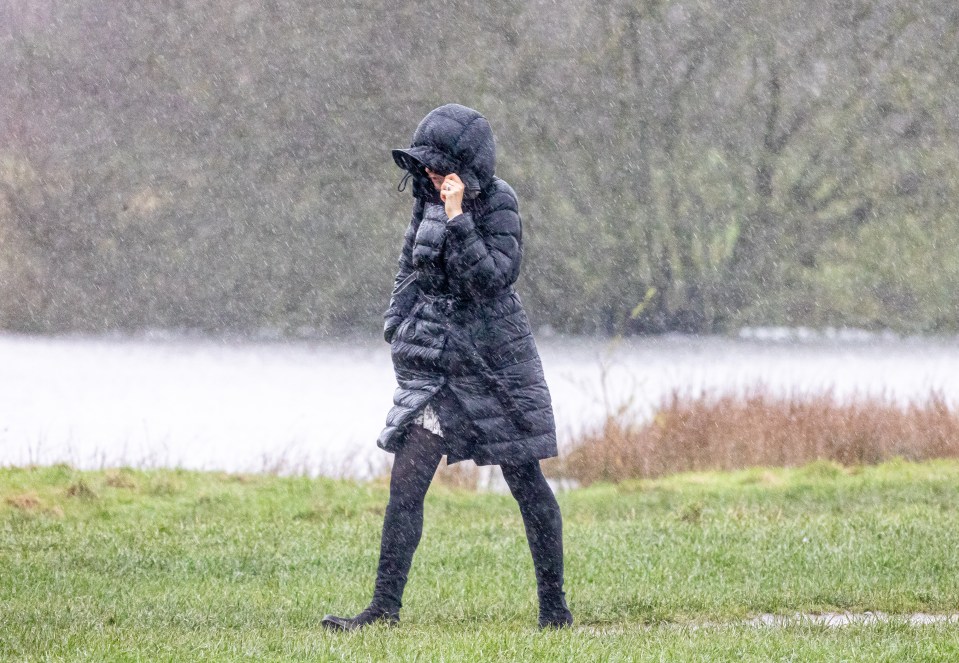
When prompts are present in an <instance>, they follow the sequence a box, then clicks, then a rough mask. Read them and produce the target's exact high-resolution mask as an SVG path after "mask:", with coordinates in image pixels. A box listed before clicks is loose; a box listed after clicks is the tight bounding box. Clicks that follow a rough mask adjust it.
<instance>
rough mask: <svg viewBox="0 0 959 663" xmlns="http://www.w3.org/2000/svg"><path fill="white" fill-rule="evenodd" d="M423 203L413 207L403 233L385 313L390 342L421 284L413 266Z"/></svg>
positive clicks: (385, 324)
mask: <svg viewBox="0 0 959 663" xmlns="http://www.w3.org/2000/svg"><path fill="white" fill-rule="evenodd" d="M421 212H422V205H421V204H420V203H419V202H417V203H416V204H415V205H414V207H413V217H412V218H411V219H410V224H409V225H408V226H407V227H406V233H405V234H404V235H403V249H402V250H401V251H400V258H399V270H398V271H397V272H396V278H394V279H393V291H392V293H391V294H390V305H389V306H388V307H387V309H386V313H384V314H383V318H384V324H383V338H384V339H386V342H387V343H389V342H391V341H392V340H393V333H394V332H395V331H396V328H397V327H399V326H400V323H401V322H403V319H404V318H406V316H407V315H409V312H410V309H411V308H412V307H413V303H414V302H415V301H416V295H417V292H418V291H419V286H418V285H417V284H416V281H415V279H416V276H415V270H414V268H413V244H414V241H415V240H416V231H417V229H418V228H419V222H420V218H421V216H422V214H421Z"/></svg>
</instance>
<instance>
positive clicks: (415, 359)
mask: <svg viewBox="0 0 959 663" xmlns="http://www.w3.org/2000/svg"><path fill="white" fill-rule="evenodd" d="M393 158H394V160H395V161H396V163H397V165H399V166H400V167H401V168H403V169H404V170H407V171H408V173H410V177H412V179H413V195H414V203H413V217H412V219H411V220H410V225H409V227H408V228H407V230H406V235H405V238H404V242H403V251H402V253H401V255H400V259H399V273H398V274H397V275H396V281H395V283H394V287H393V294H392V296H391V298H390V306H389V309H388V310H387V311H386V314H385V318H386V324H385V328H384V335H385V337H386V340H387V341H389V342H390V343H391V348H392V357H393V366H394V369H395V372H396V380H397V383H398V388H397V389H396V392H395V394H394V396H393V403H394V405H393V408H392V409H391V410H390V412H389V414H388V415H387V422H386V428H385V429H384V430H383V432H382V433H381V434H380V437H379V439H378V440H377V444H378V445H379V446H380V447H382V448H383V449H386V450H387V451H396V450H397V449H398V448H399V446H400V445H402V443H403V433H404V431H405V429H406V426H407V425H408V424H409V423H410V422H411V421H412V420H413V418H414V417H415V416H416V415H417V414H418V413H419V412H420V410H421V409H422V408H423V407H425V406H426V404H427V402H429V401H430V399H431V398H433V397H434V396H437V394H439V395H440V396H442V401H443V402H442V407H440V408H437V412H438V415H439V417H440V425H441V426H442V428H443V433H444V436H446V437H452V438H455V442H456V445H455V446H454V447H453V450H449V451H448V453H447V462H448V463H454V462H457V461H460V460H464V459H466V458H471V459H473V460H474V461H475V462H476V463H477V464H479V465H489V464H510V463H523V462H528V461H532V460H537V459H541V458H548V457H550V456H555V455H556V453H557V450H556V425H555V422H554V420H553V409H552V405H551V402H550V395H549V389H548V388H547V386H546V381H545V379H544V377H543V367H542V364H541V363H540V358H539V353H538V351H537V349H536V344H535V342H534V341H533V336H532V333H531V332H530V325H529V320H528V319H527V317H526V312H525V311H524V310H523V305H522V303H521V302H520V298H519V295H517V294H516V292H515V291H514V289H513V283H514V282H515V281H516V278H517V277H518V275H519V267H520V261H521V259H522V256H523V244H522V228H521V225H520V217H519V212H518V207H517V202H516V194H515V193H514V192H513V189H512V188H510V186H509V185H508V184H507V183H506V182H504V181H503V180H501V179H499V178H497V177H495V176H494V175H493V171H494V168H495V164H496V151H495V148H494V142H493V132H492V130H491V129H490V126H489V123H488V122H487V121H486V118H484V117H483V116H482V115H480V114H479V113H478V112H476V111H474V110H472V109H470V108H466V107H465V106H460V105H458V104H448V105H446V106H441V107H440V108H437V109H435V110H433V111H432V112H430V114H429V115H427V116H426V117H425V118H424V119H423V121H422V122H420V124H419V126H418V127H417V128H416V132H415V133H414V135H413V144H412V146H411V147H410V148H408V149H403V150H394V151H393ZM424 165H426V166H429V167H430V169H432V170H433V171H435V172H439V173H443V174H448V173H457V174H458V175H459V176H460V178H461V179H462V180H463V183H464V184H465V186H466V192H465V195H464V203H463V214H461V215H460V216H457V217H455V218H454V219H452V220H449V219H447V217H446V212H445V208H444V205H443V203H442V202H441V201H440V198H439V195H438V192H437V191H436V190H435V189H434V187H433V185H432V183H431V182H430V181H429V179H428V178H427V177H426V174H425V172H424V170H423V166H424ZM444 387H445V388H444ZM441 390H442V391H441Z"/></svg>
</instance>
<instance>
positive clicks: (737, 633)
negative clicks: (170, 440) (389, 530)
mask: <svg viewBox="0 0 959 663" xmlns="http://www.w3.org/2000/svg"><path fill="white" fill-rule="evenodd" d="M386 497H387V488H386V486H385V484H384V483H382V482H370V483H354V482H349V481H340V480H332V479H325V478H321V479H310V478H307V477H277V476H270V475H246V474H228V473H200V472H189V471H183V470H180V471H176V470H150V471H134V470H105V471H97V472H87V471H78V470H75V469H72V468H70V467H66V466H55V467H45V468H34V469H16V468H6V469H0V568H3V569H4V573H3V574H0V606H2V608H0V611H2V614H3V625H2V627H0V634H2V637H0V658H3V659H10V660H35V659H47V658H50V659H70V660H118V659H138V658H142V659H150V660H171V661H172V660H189V659H195V658H197V657H198V656H199V657H202V658H204V659H205V660H243V659H247V660H262V659H283V660H307V659H309V660H386V659H389V660H412V659H414V658H416V657H419V658H420V659H422V658H430V657H433V656H435V655H436V654H437V653H439V652H442V654H443V657H444V660H447V661H460V660H462V661H466V660H497V659H500V660H507V659H508V660H518V659H522V660H544V661H545V660H549V661H555V660H629V659H630V657H633V658H637V659H642V658H646V657H651V658H655V659H659V658H666V659H676V660H722V659H729V658H737V659H741V660H770V659H776V658H782V657H785V656H787V655H789V656H792V657H793V658H796V659H797V660H835V659H836V658H843V659H845V660H877V659H883V658H894V659H897V660H902V659H912V660H920V659H940V660H941V659H943V658H945V659H950V658H955V657H956V656H957V655H959V632H957V629H956V627H955V624H954V623H949V622H945V623H932V624H928V625H917V624H913V623H911V622H910V621H909V618H908V616H909V615H914V614H917V613H923V614H926V613H928V614H940V615H941V614H951V613H954V612H955V611H956V610H957V608H959V513H957V512H956V510H955V508H954V506H955V504H956V503H959V463H957V462H954V461H936V462H928V463H921V464H911V463H905V462H901V461H897V462H892V463H885V464H882V465H878V466H872V467H863V468H842V467H839V466H837V465H832V464H828V463H814V464H812V465H809V466H805V467H802V468H798V469H788V470H783V469H753V470H746V471H740V472H732V473H696V474H684V475H676V476H671V477H666V478H663V479H658V480H649V481H627V482H624V483H622V484H618V485H616V486H613V485H609V484H597V485H594V486H591V487H589V488H584V489H577V490H572V491H567V492H562V493H560V494H559V500H560V503H561V506H562V508H563V514H564V519H565V532H564V535H565V541H566V549H567V576H568V581H567V591H568V595H569V600H570V605H571V607H572V609H573V611H574V614H575V616H576V619H577V628H575V629H574V630H572V631H570V632H561V633H545V634H544V633H539V632H538V631H537V630H536V628H535V617H536V605H535V591H534V578H533V570H532V563H531V561H530V559H529V551H528V549H527V547H526V542H525V539H524V534H523V527H522V521H521V519H520V516H519V513H518V510H517V508H516V505H515V502H513V500H512V498H510V497H509V496H507V495H498V494H490V493H480V494H477V493H472V492H467V491H459V490H453V489H450V488H448V487H445V486H436V487H435V488H434V489H432V490H431V492H430V494H429V496H428V498H427V506H426V509H427V513H426V526H425V530H424V536H423V542H422V544H421V547H420V550H419V551H418V552H417V556H416V558H415V560H414V565H413V570H412V573H411V578H410V583H409V586H408V588H407V595H406V603H405V606H404V609H403V615H402V619H403V622H402V625H401V627H400V628H399V629H394V630H390V631H385V630H375V631H370V632H366V633H360V634H355V635H347V636H343V635H338V636H335V635H329V634H326V633H324V632H322V631H321V630H320V628H319V619H320V618H321V617H322V615H323V614H325V613H326V612H342V613H345V612H351V611H355V610H358V609H359V608H361V607H363V606H364V605H365V604H366V602H367V601H368V600H369V594H370V591H371V588H372V583H373V577H374V571H375V565H376V554H377V546H378V541H379V530H380V526H381V524H382V514H383V508H384V506H385V503H386ZM847 611H848V612H853V613H860V612H865V611H876V612H882V613H885V614H887V615H891V616H893V618H892V619H889V620H884V621H876V622H865V623H853V624H851V625H849V626H845V627H843V628H840V629H832V628H829V627H827V626H824V625H822V624H816V623H807V622H798V623H784V624H783V625H781V626H775V627H773V626H764V625H762V624H756V623H753V622H750V620H755V619H757V618H759V617H761V616H763V615H767V614H773V615H784V616H791V615H794V614H796V613H833V612H839V613H841V612H847ZM896 615H901V616H904V617H903V619H896V618H895V616H896Z"/></svg>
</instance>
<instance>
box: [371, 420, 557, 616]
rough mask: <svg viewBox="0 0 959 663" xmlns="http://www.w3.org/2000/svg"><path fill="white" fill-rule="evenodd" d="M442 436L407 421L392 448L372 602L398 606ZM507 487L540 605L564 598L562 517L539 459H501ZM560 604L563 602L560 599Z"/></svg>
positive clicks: (392, 607)
mask: <svg viewBox="0 0 959 663" xmlns="http://www.w3.org/2000/svg"><path fill="white" fill-rule="evenodd" d="M443 449H444V442H443V439H442V438H441V437H439V436H437V435H434V434H432V433H430V432H429V431H427V430H426V429H424V428H422V427H420V426H411V427H410V428H409V432H408V433H407V438H406V442H405V444H404V445H403V447H402V448H401V449H400V450H399V451H397V452H396V456H395V458H394V459H393V471H392V474H391V476H390V501H389V504H387V506H386V517H385V518H384V519H383V535H382V539H381V542H380V561H379V566H378V568H377V572H376V588H375V590H374V592H373V604H374V605H376V606H378V607H380V608H383V609H386V610H390V611H399V609H400V606H401V605H402V597H403V588H404V587H405V586H406V579H407V574H408V573H409V570H410V565H411V564H412V562H413V553H414V552H415V551H416V546H417V545H418V544H419V542H420V536H421V535H422V533H423V500H424V498H425V497H426V491H427V489H428V488H429V487H430V482H431V481H432V480H433V475H434V474H435V473H436V468H437V467H439V464H440V460H441V459H442V458H443ZM500 467H501V468H502V470H503V477H504V478H505V479H506V483H507V485H508V486H509V489H510V492H511V493H512V494H513V497H515V498H516V501H517V502H518V503H519V510H520V513H521V514H522V516H523V525H524V526H525V528H526V539H527V541H528V543H529V548H530V552H531V553H532V556H533V566H534V568H535V570H536V586H537V591H538V595H539V600H540V608H541V609H547V610H555V609H559V605H560V604H561V603H563V597H564V592H563V520H562V516H561V515H560V512H559V504H558V503H557V502H556V497H555V496H554V495H553V491H552V490H551V489H550V487H549V484H547V483H546V478H545V477H544V476H543V472H542V470H541V469H540V467H539V461H533V462H530V463H526V464H522V465H501V466H500ZM563 605H565V603H563Z"/></svg>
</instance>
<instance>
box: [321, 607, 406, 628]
mask: <svg viewBox="0 0 959 663" xmlns="http://www.w3.org/2000/svg"><path fill="white" fill-rule="evenodd" d="M399 621H400V615H399V613H398V612H390V611H389V610H385V609H383V608H378V607H376V606H373V605H371V606H370V607H368V608H367V609H366V610H364V611H363V612H361V613H360V614H358V615H357V616H356V617H336V616H334V615H327V616H326V617H324V618H323V621H321V622H320V623H321V624H322V625H323V627H324V628H327V629H329V630H331V631H355V630H357V629H360V628H363V627H364V626H369V625H370V624H374V623H382V624H385V625H387V626H395V625H396V624H398V623H399Z"/></svg>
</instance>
